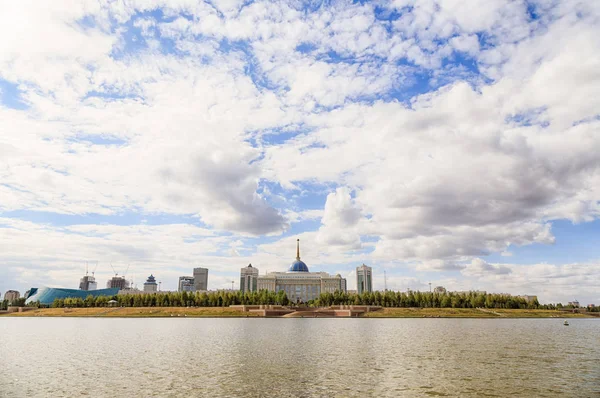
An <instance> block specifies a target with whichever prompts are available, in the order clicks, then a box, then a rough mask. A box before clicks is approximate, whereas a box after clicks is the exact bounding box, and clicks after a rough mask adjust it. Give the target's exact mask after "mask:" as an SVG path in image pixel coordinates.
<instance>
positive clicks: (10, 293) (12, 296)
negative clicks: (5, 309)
mask: <svg viewBox="0 0 600 398" xmlns="http://www.w3.org/2000/svg"><path fill="white" fill-rule="evenodd" d="M18 298H21V293H19V292H18V291H17V290H7V291H6V293H4V300H8V303H9V304H10V303H12V302H13V301H15V300H16V299H18Z"/></svg>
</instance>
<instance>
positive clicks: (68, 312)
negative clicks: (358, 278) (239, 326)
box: [0, 307, 256, 318]
mask: <svg viewBox="0 0 600 398" xmlns="http://www.w3.org/2000/svg"><path fill="white" fill-rule="evenodd" d="M0 316H15V317H107V318H162V317H164V318H170V317H192V318H201V317H208V318H210V317H214V318H217V317H218V318H226V317H242V318H245V317H246V316H256V315H254V314H250V313H247V312H240V311H236V310H233V309H230V308H227V307H198V308H186V307H119V308H40V309H36V310H32V311H26V312H15V313H12V314H5V315H0Z"/></svg>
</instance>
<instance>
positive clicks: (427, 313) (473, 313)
mask: <svg viewBox="0 0 600 398" xmlns="http://www.w3.org/2000/svg"><path fill="white" fill-rule="evenodd" d="M364 317H366V318H428V317H431V318H437V317H440V318H588V317H590V316H589V315H584V314H574V313H571V312H563V311H555V310H487V309H476V308H383V309H382V310H381V311H376V312H370V313H367V314H365V315H364Z"/></svg>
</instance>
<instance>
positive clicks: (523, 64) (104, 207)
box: [0, 0, 600, 304]
mask: <svg viewBox="0 0 600 398" xmlns="http://www.w3.org/2000/svg"><path fill="white" fill-rule="evenodd" d="M0 36H1V37H2V39H0V292H1V293H2V294H4V292H5V291H6V290H8V289H17V290H20V291H21V292H24V291H25V290H27V289H28V288H30V287H39V286H56V287H70V288H77V287H78V283H79V278H80V277H81V276H83V275H84V273H85V270H86V264H87V265H88V267H89V272H92V271H95V275H96V277H97V279H98V282H99V283H98V285H99V287H104V286H105V284H106V281H107V279H108V278H109V277H111V276H112V275H113V269H112V268H114V272H116V273H119V274H120V275H122V274H124V273H125V272H127V274H126V276H127V278H128V279H132V280H133V282H134V284H135V285H137V286H138V287H141V286H142V284H143V282H144V281H145V279H146V277H147V276H148V275H150V274H151V273H152V274H154V275H155V276H156V278H157V280H159V281H161V284H162V289H163V290H175V289H176V288H177V278H178V276H181V275H191V274H192V268H193V267H198V266H202V267H207V268H209V270H210V271H209V289H213V290H214V289H223V288H231V286H232V284H231V282H232V281H234V282H233V285H234V288H238V287H239V281H238V280H239V270H240V268H241V267H243V266H246V265H247V264H249V263H252V265H253V266H255V267H257V268H258V269H259V270H260V273H261V274H264V273H265V272H268V271H285V270H286V269H287V267H288V266H289V264H290V263H291V262H293V261H294V257H295V244H296V239H300V242H301V257H302V260H303V261H305V262H306V263H307V265H308V267H309V269H310V270H311V271H326V272H329V273H334V274H336V273H339V274H341V275H342V276H343V277H346V278H347V279H348V288H349V289H355V287H356V279H355V278H356V276H355V271H354V270H355V268H356V266H358V265H361V264H363V263H365V264H367V265H369V266H371V267H373V273H374V288H375V289H381V290H383V288H384V286H385V285H387V288H388V289H393V290H400V291H406V289H409V288H410V289H412V290H421V291H427V290H429V283H431V284H432V286H433V287H435V286H439V285H441V286H444V287H446V288H447V289H448V290H486V291H488V292H496V293H511V294H530V295H531V294H533V295H538V297H539V300H540V301H541V302H543V303H551V302H563V303H566V302H567V301H571V300H575V299H577V300H579V301H580V303H581V304H588V303H596V304H600V244H599V242H600V155H599V154H598V152H599V151H600V40H598V37H600V2H597V1H588V0H582V1H577V0H573V1H570V0H564V1H554V0H536V1H520V0H515V1H501V0H470V1H467V2H465V1H462V0H422V1H418V2H416V1H411V0H395V1H389V2H388V1H374V2H368V1H355V2H346V1H323V2H319V1H309V2H300V1H285V2H276V1H238V0H224V1H217V0H215V1H206V2H201V1H193V0H169V1H166V0H163V1H158V0H148V1H136V0H132V1H125V0H114V1H87V0H81V1H66V0H63V1H53V2H44V3H43V4H42V3H40V2H35V1H25V0H18V1H16V0H15V1H9V0H7V1H2V2H0ZM384 271H385V274H386V276H387V278H386V280H384Z"/></svg>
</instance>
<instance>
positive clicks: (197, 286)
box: [194, 268, 208, 292]
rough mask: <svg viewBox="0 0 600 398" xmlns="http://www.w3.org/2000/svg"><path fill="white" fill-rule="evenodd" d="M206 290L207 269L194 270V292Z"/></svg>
mask: <svg viewBox="0 0 600 398" xmlns="http://www.w3.org/2000/svg"><path fill="white" fill-rule="evenodd" d="M207 290H208V268H194V291H196V292H199V291H200V292H204V291H207Z"/></svg>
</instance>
